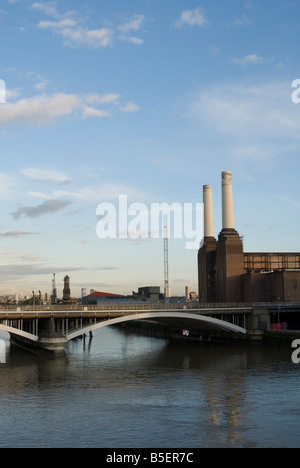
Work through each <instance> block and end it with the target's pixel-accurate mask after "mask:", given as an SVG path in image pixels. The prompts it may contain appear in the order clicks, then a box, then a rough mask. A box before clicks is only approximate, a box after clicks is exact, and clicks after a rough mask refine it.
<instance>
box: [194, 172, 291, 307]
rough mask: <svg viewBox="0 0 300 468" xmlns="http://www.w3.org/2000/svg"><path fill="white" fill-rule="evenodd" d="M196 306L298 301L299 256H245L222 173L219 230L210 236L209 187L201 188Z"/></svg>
mask: <svg viewBox="0 0 300 468" xmlns="http://www.w3.org/2000/svg"><path fill="white" fill-rule="evenodd" d="M203 203H204V238H203V240H202V243H201V246H200V249H199V252H198V283H199V284H198V286H199V302H200V303H216V302H218V303H241V302H252V303H254V302H300V253H245V252H244V248H243V242H242V239H241V237H240V235H239V233H238V232H237V231H236V230H235V227H234V210H233V191H232V176H231V172H228V171H226V172H223V173H222V231H221V232H220V234H219V236H218V239H216V238H215V236H214V221H213V200H212V187H211V186H210V185H205V186H204V187H203Z"/></svg>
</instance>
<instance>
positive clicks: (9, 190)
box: [0, 173, 17, 199]
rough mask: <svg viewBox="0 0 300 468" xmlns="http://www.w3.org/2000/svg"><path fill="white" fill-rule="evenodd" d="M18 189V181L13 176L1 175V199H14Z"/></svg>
mask: <svg viewBox="0 0 300 468" xmlns="http://www.w3.org/2000/svg"><path fill="white" fill-rule="evenodd" d="M16 187H17V181H16V180H15V179H14V178H13V177H12V176H11V175H9V174H1V173H0V199H9V198H12V197H13V196H14V194H15V189H16Z"/></svg>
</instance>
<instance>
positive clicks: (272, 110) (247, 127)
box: [190, 83, 300, 140]
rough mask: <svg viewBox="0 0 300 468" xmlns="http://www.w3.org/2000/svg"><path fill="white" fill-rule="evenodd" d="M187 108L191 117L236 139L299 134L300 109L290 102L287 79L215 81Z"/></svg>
mask: <svg viewBox="0 0 300 468" xmlns="http://www.w3.org/2000/svg"><path fill="white" fill-rule="evenodd" d="M190 111H191V113H190V115H191V117H192V118H193V119H194V120H196V121H198V122H201V124H203V125H209V126H210V127H212V128H215V129H217V130H219V131H221V132H224V133H227V134H229V135H231V136H234V137H235V138H236V139H237V140H239V139H240V138H241V137H244V136H247V137H249V136H251V137H256V138H257V137H261V138H268V137H269V138H270V137H272V138H285V137H287V138H293V139H298V138H299V127H300V113H299V108H298V107H297V106H295V105H293V104H291V84H290V83H266V84H262V85H257V86H247V85H235V86H234V85H226V84H222V83H219V84H217V85H215V86H213V87H211V88H209V89H206V90H203V91H202V92H200V93H199V94H198V96H196V98H195V100H194V102H193V104H192V105H191V108H190Z"/></svg>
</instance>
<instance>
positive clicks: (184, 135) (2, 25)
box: [0, 0, 300, 296]
mask: <svg viewBox="0 0 300 468" xmlns="http://www.w3.org/2000/svg"><path fill="white" fill-rule="evenodd" d="M299 18H300V1H298V0H294V1H292V2H282V1H281V0H272V1H271V0H245V1H240V0H228V1H226V2H224V0H210V1H208V0H203V1H195V0H185V1H184V2H183V1H179V0H163V1H162V0H132V1H130V2H124V1H122V0H114V1H113V2H107V1H104V0H90V1H84V2H79V1H76V0H72V1H71V0H64V1H61V0H54V1H40V2H35V1H34V0H31V1H30V0H3V1H2V2H1V7H0V41H1V44H2V47H1V56H0V80H4V82H5V85H6V104H2V103H0V156H1V159H0V160H1V167H0V206H1V219H0V281H1V282H0V295H3V294H21V293H22V294H30V292H31V291H32V290H35V291H38V290H41V291H42V292H43V293H46V292H47V293H48V294H49V293H51V281H52V275H53V273H56V279H57V288H58V295H62V289H63V278H64V276H65V275H69V276H70V278H71V293H72V295H73V296H80V291H81V288H87V291H89V290H90V289H96V290H102V291H105V292H112V293H117V294H118V293H120V294H126V295H127V294H131V292H132V291H133V290H135V291H136V290H137V289H138V287H141V286H151V285H157V286H160V287H161V290H162V291H163V279H164V278H163V274H164V268H163V242H162V240H161V239H149V238H147V239H109V240H100V239H99V237H98V236H97V233H96V227H97V221H98V220H97V217H96V210H97V206H98V205H99V204H100V203H103V202H109V203H117V201H118V199H119V196H120V195H126V196H127V197H128V200H129V202H130V203H133V202H139V203H144V204H146V205H147V206H150V204H151V203H163V202H166V203H169V204H172V203H176V202H177V203H180V204H182V205H183V204H184V203H192V204H194V205H195V204H196V203H201V202H202V186H203V185H205V184H211V185H212V188H213V203H214V225H215V235H216V236H217V235H218V233H219V231H220V230H221V225H222V220H221V172H222V171H224V170H229V171H231V172H232V177H233V189H234V209H235V225H236V229H237V230H238V231H239V233H240V234H241V235H243V236H244V245H245V251H294V252H297V251H300V241H299V231H300V216H299V214H300V212H299V211H300V196H299V194H300V185H299V174H300V170H299V169H300V158H299V155H300V131H299V130H300V103H297V100H295V99H294V101H293V100H292V94H293V92H296V93H297V97H299V95H300V93H299V92H298V91H297V90H295V88H293V87H292V84H293V82H295V80H300V67H299V60H298V57H299V50H298V48H299V47H298V44H299V38H300V19H299ZM169 270H170V287H171V293H172V294H174V295H184V293H185V290H184V288H185V286H187V285H191V286H192V288H193V289H194V290H195V291H197V250H186V248H185V240H179V239H170V242H169Z"/></svg>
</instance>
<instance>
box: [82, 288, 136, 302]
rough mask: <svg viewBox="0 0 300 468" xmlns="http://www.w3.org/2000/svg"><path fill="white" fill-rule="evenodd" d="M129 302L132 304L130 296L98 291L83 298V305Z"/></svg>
mask: <svg viewBox="0 0 300 468" xmlns="http://www.w3.org/2000/svg"><path fill="white" fill-rule="evenodd" d="M129 302H131V299H130V298H128V296H121V295H119V294H111V293H105V292H98V291H93V292H91V294H89V295H88V296H84V297H83V298H82V304H83V305H109V304H127V303H129Z"/></svg>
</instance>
